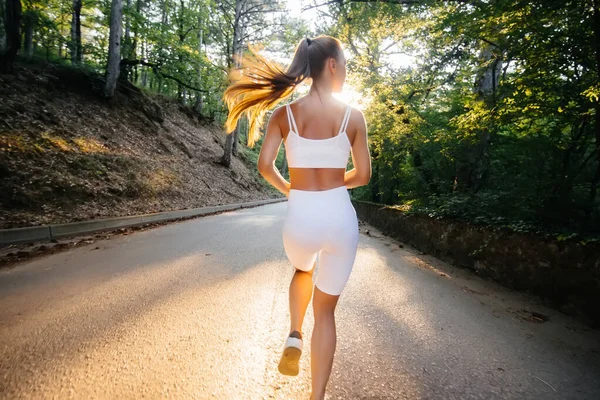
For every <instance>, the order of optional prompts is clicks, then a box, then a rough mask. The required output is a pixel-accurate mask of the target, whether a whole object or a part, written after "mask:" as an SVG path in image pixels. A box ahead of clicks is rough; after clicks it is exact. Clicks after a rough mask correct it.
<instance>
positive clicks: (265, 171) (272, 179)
mask: <svg viewBox="0 0 600 400" xmlns="http://www.w3.org/2000/svg"><path fill="white" fill-rule="evenodd" d="M281 109H282V108H278V109H277V110H275V111H274V112H273V114H272V115H271V118H270V119H269V123H268V124H267V133H266V134H265V139H264V140H263V143H262V146H261V148H260V154H259V155H258V172H259V173H260V174H261V175H262V177H263V178H265V180H266V181H267V182H269V183H270V184H271V185H273V187H275V189H277V190H279V191H280V192H281V193H283V194H285V195H286V197H287V196H289V193H290V183H289V182H288V181H286V180H285V178H284V177H283V176H282V175H281V173H279V170H278V169H277V168H276V167H275V159H276V158H277V154H278V153H279V148H280V147H281V142H282V141H283V136H282V135H281V129H280V128H279V124H278V123H277V121H278V120H279V116H280V114H281Z"/></svg>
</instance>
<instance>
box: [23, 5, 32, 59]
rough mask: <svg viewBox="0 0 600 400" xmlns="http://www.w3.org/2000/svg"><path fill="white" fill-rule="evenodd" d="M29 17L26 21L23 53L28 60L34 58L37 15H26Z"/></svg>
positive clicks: (30, 13) (29, 13)
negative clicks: (34, 30) (34, 34)
mask: <svg viewBox="0 0 600 400" xmlns="http://www.w3.org/2000/svg"><path fill="white" fill-rule="evenodd" d="M26 15H27V17H26V18H23V19H24V21H23V22H24V24H23V25H24V26H23V28H24V29H25V37H24V39H23V53H24V54H25V57H26V58H27V59H30V58H31V57H32V56H33V28H34V26H35V15H33V13H32V12H31V11H30V12H28V13H26Z"/></svg>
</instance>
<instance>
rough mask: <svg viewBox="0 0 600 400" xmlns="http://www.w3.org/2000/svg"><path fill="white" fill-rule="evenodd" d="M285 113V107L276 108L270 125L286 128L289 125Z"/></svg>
mask: <svg viewBox="0 0 600 400" xmlns="http://www.w3.org/2000/svg"><path fill="white" fill-rule="evenodd" d="M285 112H286V111H285V105H283V106H279V107H277V108H275V109H274V110H273V112H272V113H271V117H270V118H269V124H275V125H277V126H279V127H282V126H284V125H285V124H286V123H287V122H286V121H287V119H286V116H285Z"/></svg>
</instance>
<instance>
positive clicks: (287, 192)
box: [283, 182, 291, 198]
mask: <svg viewBox="0 0 600 400" xmlns="http://www.w3.org/2000/svg"><path fill="white" fill-rule="evenodd" d="M290 186H291V184H290V183H289V182H285V191H284V192H283V194H285V197H287V198H289V197H290Z"/></svg>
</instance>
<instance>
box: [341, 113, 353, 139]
mask: <svg viewBox="0 0 600 400" xmlns="http://www.w3.org/2000/svg"><path fill="white" fill-rule="evenodd" d="M351 111H352V110H351V107H350V106H348V108H346V113H345V114H344V119H343V120H342V126H340V132H339V134H340V135H341V134H342V132H346V129H348V122H350V113H351Z"/></svg>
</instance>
